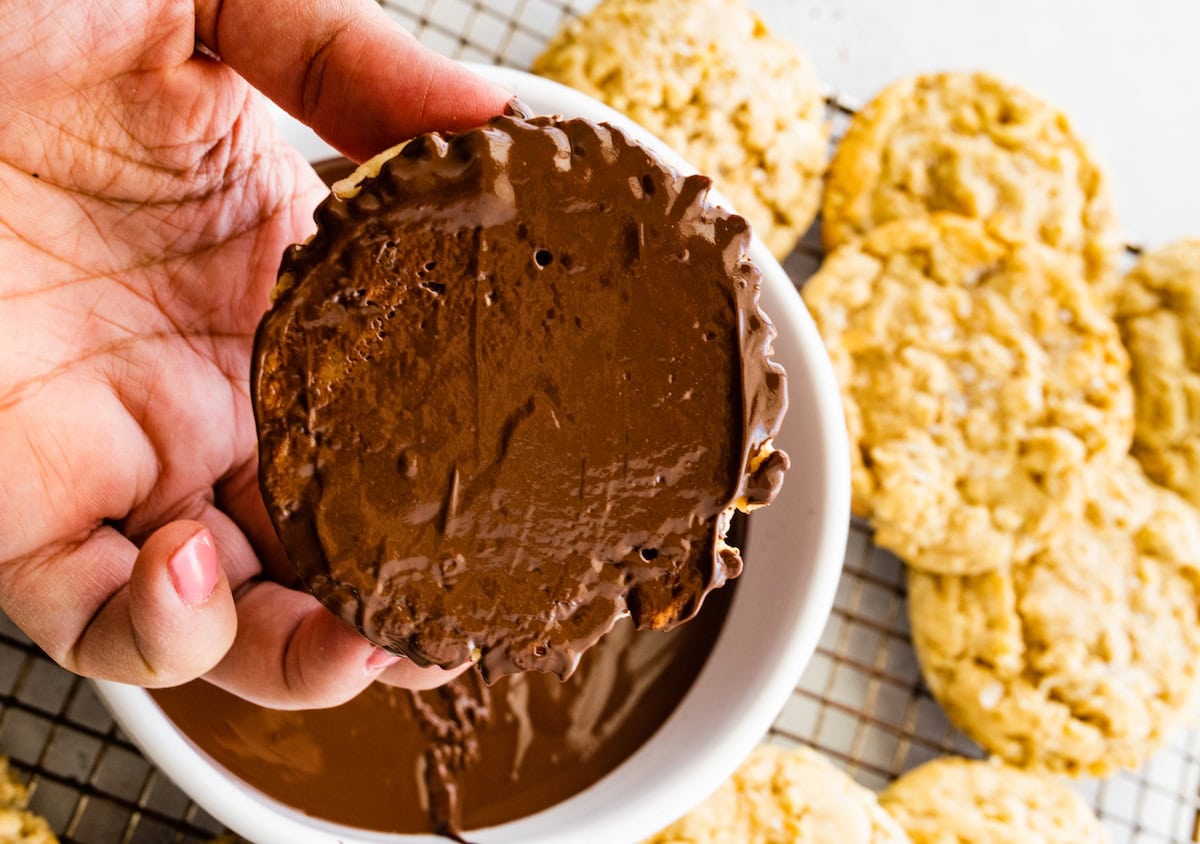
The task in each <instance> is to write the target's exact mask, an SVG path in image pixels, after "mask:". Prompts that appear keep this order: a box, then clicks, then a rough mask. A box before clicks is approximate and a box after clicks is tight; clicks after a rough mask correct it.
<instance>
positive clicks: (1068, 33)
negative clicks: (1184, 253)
mask: <svg viewBox="0 0 1200 844" xmlns="http://www.w3.org/2000/svg"><path fill="white" fill-rule="evenodd" d="M751 2H752V5H754V6H755V7H756V8H757V9H758V10H759V11H760V12H761V14H762V15H763V17H764V18H766V19H767V21H768V23H769V24H770V25H771V27H772V29H774V30H775V31H776V32H778V33H779V34H781V35H784V36H786V37H788V38H790V39H791V40H793V41H794V42H796V43H797V44H799V45H800V46H801V47H802V48H803V49H804V50H805V51H806V52H807V53H808V54H809V55H810V56H811V57H812V60H813V62H814V63H815V65H816V67H817V71H818V72H819V74H820V75H821V78H822V80H823V81H824V82H825V83H826V84H827V85H828V86H829V87H830V89H832V90H834V91H837V92H839V93H841V94H845V95H848V96H850V97H852V98H854V99H856V100H859V101H860V102H861V101H865V100H866V99H869V98H870V96H871V95H872V94H873V93H875V92H876V91H878V90H879V89H880V88H881V87H883V86H884V85H886V84H887V83H888V82H890V81H892V80H894V79H896V78H898V77H900V76H903V75H906V74H909V73H915V72H918V71H924V70H939V69H958V68H962V69H967V68H972V69H973V68H983V69H987V70H990V71H992V72H995V73H998V74H1001V75H1003V76H1006V77H1008V78H1010V79H1011V80H1013V81H1014V82H1018V83H1021V84H1023V85H1025V86H1026V87H1028V88H1030V89H1031V90H1033V91H1035V92H1037V93H1038V94H1040V95H1041V96H1042V97H1044V98H1045V99H1047V100H1049V101H1051V102H1053V103H1055V104H1056V105H1058V106H1060V107H1061V108H1062V109H1063V110H1065V111H1066V112H1067V114H1068V115H1070V117H1071V118H1072V120H1073V122H1074V125H1075V127H1076V130H1077V131H1078V132H1079V133H1080V134H1081V135H1082V136H1083V137H1084V138H1085V139H1086V140H1087V141H1088V142H1089V143H1090V144H1091V146H1092V148H1093V149H1094V150H1095V152H1096V154H1097V156H1098V157H1099V158H1100V160H1101V161H1102V162H1104V163H1105V164H1106V165H1107V168H1108V170H1109V172H1110V174H1111V177H1112V184H1113V189H1114V194H1115V197H1116V204H1117V213H1118V215H1119V218H1120V221H1121V227H1122V230H1123V232H1124V235H1125V237H1126V238H1127V239H1128V240H1130V241H1133V242H1138V243H1143V244H1146V245H1156V244H1160V243H1163V242H1166V241H1168V240H1171V239H1173V238H1177V237H1182V236H1186V235H1190V236H1194V237H1200V2H1195V0H1127V2H1118V0H751Z"/></svg>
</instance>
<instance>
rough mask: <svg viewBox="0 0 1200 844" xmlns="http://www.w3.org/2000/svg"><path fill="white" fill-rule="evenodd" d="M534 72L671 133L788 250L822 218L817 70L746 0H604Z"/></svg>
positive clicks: (821, 108)
mask: <svg viewBox="0 0 1200 844" xmlns="http://www.w3.org/2000/svg"><path fill="white" fill-rule="evenodd" d="M533 70H534V72H535V73H539V74H541V75H543V76H547V77H549V78H551V79H554V80H556V81H558V82H562V83H564V84H567V85H570V86H572V87H574V88H577V89H578V90H580V91H583V92H584V93H585V94H590V95H591V96H593V97H596V98H597V99H599V100H602V101H603V102H605V103H607V104H608V105H610V106H612V107H613V108H615V109H616V110H617V111H621V112H624V113H625V114H627V115H628V116H629V117H631V118H632V119H633V120H635V121H637V122H638V123H640V124H642V125H643V126H645V127H646V128H647V129H649V130H650V131H651V132H653V133H654V134H656V135H658V136H659V137H660V138H662V139H663V140H664V141H666V142H667V143H668V144H669V145H670V146H672V147H673V148H674V149H676V150H677V151H678V152H679V153H680V154H681V155H683V157H684V158H686V159H687V160H688V161H689V162H690V163H691V164H692V165H694V166H695V167H696V168H698V169H699V170H700V172H702V173H705V174H707V175H709V176H711V177H712V178H713V179H714V180H715V181H716V186H717V188H718V189H719V190H720V191H721V192H722V193H723V194H725V196H727V197H728V198H729V200H730V202H732V203H733V205H734V207H735V208H737V210H738V213H740V214H742V215H743V216H745V217H746V219H748V220H749V221H750V224H751V225H752V226H753V227H754V230H755V232H757V233H758V235H759V237H761V238H762V239H763V241H764V242H766V244H767V246H768V247H770V249H771V251H772V252H774V253H775V254H776V255H777V256H780V257H782V256H783V255H786V254H787V253H788V252H790V251H791V250H792V247H793V246H794V245H795V243H796V240H797V239H799V237H800V236H801V235H802V234H804V232H805V231H806V230H807V229H808V227H809V225H810V224H811V223H812V221H813V217H815V216H816V213H817V206H818V205H819V203H820V194H821V176H822V174H823V173H824V171H825V161H826V158H827V157H828V151H829V140H828V128H827V126H826V122H825V102H824V99H823V97H822V96H821V93H820V90H819V85H818V83H817V78H816V75H815V74H814V72H813V69H812V66H811V65H810V64H809V61H808V59H807V58H805V56H804V55H803V54H802V53H800V51H799V50H797V49H796V47H794V46H793V45H792V44H790V43H788V42H787V41H784V40H783V39H781V38H777V37H775V36H774V35H772V34H771V32H770V31H769V30H768V29H767V27H766V25H765V24H764V23H763V21H762V19H761V18H759V17H758V16H757V15H756V14H754V12H752V11H751V10H750V9H749V8H747V6H746V4H745V3H744V2H742V0H603V2H601V3H600V5H599V6H597V7H596V8H595V9H594V10H592V11H591V12H590V13H589V14H587V15H584V16H583V17H581V18H579V19H578V20H575V21H573V22H572V23H570V24H569V25H567V26H566V27H565V28H564V29H563V30H562V31H561V32H559V33H558V34H557V35H556V36H555V37H554V39H553V40H551V42H550V45H549V46H548V47H547V48H546V52H545V53H543V54H542V55H541V56H540V57H539V58H538V59H537V60H536V61H535V62H534V64H533Z"/></svg>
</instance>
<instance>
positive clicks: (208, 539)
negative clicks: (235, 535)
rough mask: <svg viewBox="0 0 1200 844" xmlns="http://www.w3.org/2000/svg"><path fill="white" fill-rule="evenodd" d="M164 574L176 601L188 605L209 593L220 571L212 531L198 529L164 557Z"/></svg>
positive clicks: (215, 583) (214, 586)
mask: <svg viewBox="0 0 1200 844" xmlns="http://www.w3.org/2000/svg"><path fill="white" fill-rule="evenodd" d="M167 573H168V574H169V575H170V576H171V585H172V586H174V587H175V592H176V594H178V595H179V600H181V601H183V602H184V603H185V604H187V605H188V606H192V605H194V604H198V603H200V602H201V601H203V600H204V599H206V598H207V597H208V596H209V595H211V594H212V593H213V590H214V589H216V588H217V581H218V580H219V579H220V574H221V573H220V569H219V563H218V562H217V549H216V546H215V545H213V538H212V534H211V533H209V532H208V531H207V530H206V529H203V528H202V529H200V530H199V531H197V532H196V533H195V534H194V535H193V536H192V538H191V539H189V540H188V541H187V542H185V543H183V545H180V546H179V547H178V548H177V549H176V550H175V553H174V554H172V555H171V558H170V559H169V560H167Z"/></svg>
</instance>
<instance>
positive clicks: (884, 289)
mask: <svg viewBox="0 0 1200 844" xmlns="http://www.w3.org/2000/svg"><path fill="white" fill-rule="evenodd" d="M803 295H804V299H805V302H807V304H808V307H809V310H810V311H811V312H812V315H813V318H814V319H815V320H816V323H817V327H818V329H819V330H820V332H821V336H822V337H823V338H824V341H825V345H826V347H827V349H828V350H829V355H830V358H831V359H832V361H833V364H834V368H835V371H836V373H837V376H838V381H839V383H840V384H841V388H842V399H843V402H844V406H845V413H846V421H847V426H848V428H849V433H850V439H851V443H852V446H853V447H852V448H851V460H852V469H853V474H852V484H853V493H854V509H855V512H857V513H858V514H859V515H862V516H866V517H868V518H870V519H871V520H872V521H873V522H874V524H875V529H876V535H875V541H876V542H877V543H878V544H879V545H881V546H883V547H885V548H888V549H890V550H892V551H894V552H895V553H897V554H898V555H900V556H901V557H903V558H904V559H905V560H906V561H907V562H908V563H909V564H910V565H912V566H915V567H917V568H921V569H925V570H928V571H933V572H940V573H953V574H965V573H972V572H980V571H986V570H987V569H990V568H995V567H998V566H1002V565H1005V564H1007V563H1008V562H1009V561H1011V560H1012V559H1015V558H1021V557H1023V556H1027V555H1028V554H1029V552H1030V551H1031V549H1032V547H1033V543H1035V542H1036V541H1037V537H1038V536H1041V535H1043V534H1045V533H1046V532H1047V531H1048V530H1050V529H1051V528H1052V527H1053V525H1052V521H1053V518H1054V517H1055V515H1056V514H1059V513H1061V512H1062V511H1063V510H1062V508H1061V507H1060V508H1058V509H1054V508H1051V507H1050V506H1049V505H1050V503H1051V502H1067V505H1068V506H1067V509H1069V504H1070V502H1078V501H1079V500H1080V494H1081V490H1080V488H1079V487H1080V482H1079V474H1080V471H1079V469H1080V467H1081V466H1083V465H1084V464H1086V463H1089V462H1098V463H1103V464H1107V465H1113V464H1115V463H1116V462H1118V461H1119V460H1120V459H1121V458H1122V457H1123V455H1125V453H1126V452H1127V451H1128V449H1129V444H1130V441H1131V438H1132V430H1133V400H1132V395H1131V391H1130V387H1129V383H1128V378H1127V373H1128V358H1127V357H1126V354H1125V351H1124V349H1123V348H1122V347H1121V342H1120V338H1119V336H1118V334H1117V329H1116V326H1115V325H1114V324H1113V322H1112V320H1110V319H1109V318H1108V317H1107V316H1106V315H1105V314H1104V313H1103V312H1102V311H1101V310H1100V308H1099V306H1098V305H1097V303H1096V299H1095V297H1094V296H1093V294H1092V291H1090V290H1089V289H1088V287H1087V285H1086V283H1085V282H1083V281H1081V280H1080V279H1079V278H1078V276H1077V274H1076V273H1075V272H1074V271H1073V270H1072V268H1071V266H1070V263H1069V262H1068V261H1067V260H1066V259H1065V258H1064V257H1063V256H1061V255H1059V254H1057V253H1055V252H1053V251H1052V250H1049V249H1047V248H1046V247H1044V246H1041V245H1040V244H1036V243H1032V242H1028V241H1026V242H1017V243H1010V242H1006V241H1004V240H1001V239H1000V238H998V237H995V236H993V235H991V234H988V233H987V232H986V231H985V230H984V228H983V225H982V224H981V223H979V222H978V221H975V220H970V219H967V218H964V217H959V216H956V215H950V214H937V215H933V216H931V217H925V218H919V219H916V220H911V221H901V222H895V223H890V224H888V225H886V226H882V227H880V228H878V229H875V230H874V231H872V232H870V233H869V234H868V235H867V236H866V238H864V239H863V240H861V241H859V242H856V243H853V244H848V245H846V246H843V247H840V248H838V249H836V250H834V251H833V252H832V253H830V254H829V255H828V256H827V257H826V259H825V262H824V264H823V265H822V266H821V269H820V270H819V271H818V272H817V273H816V275H814V276H813V277H812V279H811V280H810V281H809V282H808V284H807V285H806V286H805V288H804V290H803Z"/></svg>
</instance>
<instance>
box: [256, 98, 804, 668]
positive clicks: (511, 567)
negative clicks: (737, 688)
mask: <svg viewBox="0 0 1200 844" xmlns="http://www.w3.org/2000/svg"><path fill="white" fill-rule="evenodd" d="M376 165H378V162H376ZM372 169H374V168H372ZM708 187H709V181H708V179H706V178H704V177H701V176H689V177H682V176H679V175H678V174H676V173H675V172H673V171H672V170H670V169H669V168H667V167H665V166H664V165H663V164H662V163H661V162H659V161H658V160H657V158H656V157H654V156H653V155H651V154H650V153H649V152H648V151H647V150H646V149H644V148H643V147H641V146H639V145H637V144H635V143H633V142H632V141H630V140H629V139H628V138H627V137H626V136H625V135H623V134H622V133H621V132H620V131H618V130H616V129H614V128H612V127H608V126H605V125H598V124H595V123H591V122H588V121H584V120H558V119H553V118H533V119H528V120H526V119H522V118H519V117H511V116H505V117H498V118H496V119H494V120H492V121H491V122H490V123H489V124H488V125H487V126H485V127H483V128H480V129H476V130H473V131H469V132H465V133H462V134H458V135H439V134H432V135H425V136H422V137H420V138H417V139H416V140H414V141H412V142H410V143H408V144H407V145H405V146H404V147H403V148H402V149H400V150H399V152H398V154H395V155H394V156H393V157H391V158H390V159H389V160H387V161H386V162H385V163H383V164H382V167H381V169H379V171H378V176H376V177H370V176H366V177H361V178H360V179H359V180H358V183H356V184H346V183H342V184H341V185H340V186H339V187H337V188H335V193H334V195H333V196H331V197H330V199H328V200H327V201H326V202H324V203H323V204H322V205H321V206H320V207H319V208H318V209H317V212H316V214H315V218H316V221H317V223H318V231H317V234H316V236H315V237H314V238H313V240H312V241H311V242H309V243H307V244H304V245H299V246H294V247H292V248H290V249H289V250H288V252H287V254H286V255H285V257H284V261H283V266H282V269H281V281H280V286H279V288H278V294H277V299H276V302H275V305H274V307H273V308H272V310H271V311H270V312H269V313H268V315H267V316H266V317H265V318H264V319H263V321H262V323H261V324H260V326H259V330H258V334H257V336H256V339H255V366H254V373H253V376H252V384H253V399H254V408H255V417H256V420H257V422H258V430H259V445H260V480H261V483H262V488H263V493H264V497H265V499H266V502H267V508H268V512H269V513H270V515H271V518H272V520H273V522H274V524H275V527H276V530H277V532H278V533H279V536H280V538H281V540H282V541H283V544H284V546H285V548H286V549H287V551H288V554H289V556H290V558H291V560H292V562H293V564H294V565H295V566H296V568H297V570H298V571H299V573H300V575H301V577H302V578H303V580H304V582H305V583H306V585H307V586H308V588H309V589H310V590H311V591H312V592H313V594H314V595H316V596H317V598H318V599H320V600H321V601H322V602H323V603H324V604H325V605H326V606H328V607H329V608H330V609H331V610H332V611H333V612H335V613H336V614H337V615H339V616H340V617H341V618H342V619H343V620H344V621H346V622H347V623H348V624H351V625H353V626H355V627H356V628H358V629H359V630H360V631H362V633H363V634H364V635H366V636H367V638H369V639H371V640H372V641H374V642H376V643H378V644H380V645H382V646H384V647H386V648H389V649H391V650H393V651H396V652H399V653H403V654H405V655H407V656H409V657H410V658H412V659H413V660H414V661H416V662H418V663H419V664H423V665H426V664H436V665H441V666H446V667H449V666H453V665H458V664H461V663H463V662H465V661H467V660H472V659H474V660H477V661H478V663H479V667H480V670H481V671H482V672H483V673H484V676H485V677H486V678H489V679H490V678H494V677H496V676H499V675H502V674H507V673H512V672H516V671H524V670H529V669H537V670H542V671H551V672H554V673H556V674H558V675H559V676H561V677H566V676H568V675H569V674H570V673H571V672H572V671H573V670H574V668H575V666H576V664H577V663H578V660H579V657H580V655H581V654H582V653H583V651H585V650H586V649H587V648H588V647H590V646H591V645H593V644H594V643H595V642H596V641H597V640H598V639H599V638H600V637H601V636H602V635H604V634H605V633H606V632H607V631H608V630H609V629H610V628H611V627H612V625H613V623H614V622H615V621H616V620H617V619H618V618H620V617H621V616H622V615H624V614H625V613H626V612H628V613H629V614H630V615H631V616H632V617H633V619H634V622H635V624H636V625H637V626H638V627H639V628H655V629H666V628H670V627H673V626H674V625H676V624H678V623H680V622H682V621H685V620H687V619H689V618H691V617H692V616H693V615H694V614H695V613H696V611H697V610H698V609H699V607H700V604H701V602H702V600H703V598H704V596H705V595H706V594H707V593H708V592H709V591H710V590H711V589H713V588H715V587H718V586H720V585H722V584H723V583H724V582H725V581H726V579H727V578H729V577H734V576H736V575H737V574H738V573H739V572H740V570H741V559H740V557H739V554H738V551H737V549H736V548H733V547H730V546H728V545H726V543H725V542H724V537H725V534H726V532H727V530H728V526H729V519H730V516H731V514H732V512H733V510H734V508H735V507H740V508H742V509H749V508H752V507H754V506H757V505H762V504H765V503H767V502H769V501H770V500H771V499H772V498H773V497H774V494H775V492H776V491H777V489H778V486H779V483H780V482H781V480H782V475H783V470H784V469H785V468H786V465H787V460H786V456H785V455H783V454H782V452H774V451H771V449H770V439H771V437H772V436H773V435H774V434H775V433H776V431H777V430H778V427H779V423H780V421H781V418H782V415H783V412H784V408H785V405H786V391H785V382H784V374H783V371H782V369H781V368H780V367H779V366H778V365H776V364H773V363H772V362H771V361H770V360H769V354H770V341H771V338H772V336H773V329H772V327H771V325H770V323H769V322H768V321H767V319H766V317H765V316H764V315H763V314H762V313H761V311H760V310H759V309H758V304H757V302H758V293H759V284H760V275H759V272H758V270H757V268H756V267H754V265H753V264H752V263H751V262H750V261H749V259H748V258H747V256H746V249H747V248H748V245H749V238H750V235H749V229H748V227H747V224H746V223H745V221H744V220H743V219H742V218H741V217H737V216H735V215H732V214H729V213H727V212H725V211H723V210H721V209H719V208H716V207H714V206H712V205H710V204H708V202H707V201H706V194H707V191H708Z"/></svg>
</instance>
